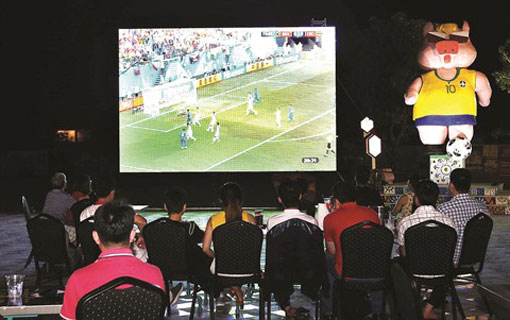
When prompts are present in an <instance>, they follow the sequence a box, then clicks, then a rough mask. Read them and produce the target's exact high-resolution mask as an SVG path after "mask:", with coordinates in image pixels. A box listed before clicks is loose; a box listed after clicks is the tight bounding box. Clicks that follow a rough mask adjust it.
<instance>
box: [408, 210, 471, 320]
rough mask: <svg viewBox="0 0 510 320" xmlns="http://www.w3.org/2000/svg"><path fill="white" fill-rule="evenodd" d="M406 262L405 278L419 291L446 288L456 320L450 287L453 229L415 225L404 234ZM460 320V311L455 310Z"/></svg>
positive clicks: (428, 223) (454, 295) (435, 224)
mask: <svg viewBox="0 0 510 320" xmlns="http://www.w3.org/2000/svg"><path fill="white" fill-rule="evenodd" d="M404 238H405V240H404V241H405V251H406V261H407V267H408V270H407V271H408V273H409V275H410V276H411V277H412V278H413V279H414V280H415V281H416V284H417V285H418V287H419V288H421V287H425V288H443V289H444V290H445V293H447V292H448V289H450V294H451V296H452V315H453V319H457V312H456V310H457V306H458V305H460V301H459V297H458V296H457V291H455V285H454V284H453V253H454V251H455V245H456V242H457V232H456V231H455V229H454V228H452V227H450V226H447V225H445V224H443V223H440V222H438V221H436V220H427V221H424V222H421V223H419V224H416V225H414V226H412V227H410V228H409V229H407V231H406V232H405V234H404ZM459 311H460V312H461V317H462V318H463V319H464V318H465V316H464V314H463V310H462V308H460V309H459ZM441 317H442V319H444V317H445V301H443V302H442V303H441Z"/></svg>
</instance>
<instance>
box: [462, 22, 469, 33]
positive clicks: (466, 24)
mask: <svg viewBox="0 0 510 320" xmlns="http://www.w3.org/2000/svg"><path fill="white" fill-rule="evenodd" d="M469 29H470V28H469V23H468V22H467V21H466V20H464V23H463V24H462V31H468V32H469Z"/></svg>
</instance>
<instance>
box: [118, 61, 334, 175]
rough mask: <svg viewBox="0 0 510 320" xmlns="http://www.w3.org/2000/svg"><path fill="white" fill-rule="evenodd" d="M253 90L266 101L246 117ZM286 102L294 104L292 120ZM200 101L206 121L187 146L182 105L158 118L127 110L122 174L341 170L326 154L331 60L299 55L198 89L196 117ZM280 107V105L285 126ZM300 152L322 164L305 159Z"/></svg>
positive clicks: (123, 115)
mask: <svg viewBox="0 0 510 320" xmlns="http://www.w3.org/2000/svg"><path fill="white" fill-rule="evenodd" d="M255 88H257V90H258V93H259V98H260V99H261V100H262V101H261V102H259V103H258V104H256V105H255V106H254V109H255V110H256V111H257V112H258V115H254V114H250V115H248V116H247V115H246V109H247V105H248V103H247V96H248V93H252V94H253V92H254V90H255ZM289 104H291V105H292V106H293V107H294V109H295V112H294V121H293V122H292V123H290V122H289V121H288V107H289ZM197 106H198V107H199V108H200V111H201V118H202V119H201V121H200V122H201V126H200V127H199V126H196V125H195V126H193V135H194V137H195V138H196V141H192V140H188V147H187V149H181V143H180V137H179V132H180V131H181V130H182V128H184V127H185V124H186V116H185V115H177V109H178V106H172V107H169V108H166V109H162V110H161V112H160V114H159V116H156V117H150V116H148V115H146V114H143V113H142V112H139V113H136V114H133V113H132V112H131V111H127V112H122V113H121V114H120V117H119V130H120V133H119V147H120V157H119V159H120V172H227V171H230V172H238V171H244V172H256V171H334V170H336V156H335V155H334V154H333V155H332V154H331V153H330V154H329V155H327V156H325V152H326V145H327V137H328V136H330V137H332V138H333V139H332V140H333V144H334V143H335V141H336V139H335V138H334V137H335V135H336V102H335V65H334V63H333V62H331V63H329V62H324V61H306V60H304V61H298V62H294V63H290V64H285V65H280V66H275V67H271V68H268V69H264V70H260V71H255V72H252V73H249V74H245V75H242V76H239V77H236V78H232V79H228V80H224V81H221V82H218V83H215V84H212V85H209V86H206V87H203V88H199V89H198V102H197V103H196V104H194V105H191V106H189V109H190V111H191V113H192V115H194V114H195V111H196V107H197ZM186 108H187V107H186ZM276 108H279V109H280V110H281V124H282V125H281V127H278V126H277V124H276ZM213 111H216V113H217V120H218V122H219V123H220V125H221V134H220V139H219V141H218V142H215V143H213V142H212V139H213V136H214V132H208V131H207V130H206V129H207V127H208V126H209V122H210V119H211V117H210V115H211V113H212V112H213ZM333 150H336V146H335V145H333ZM303 157H315V158H317V159H318V162H317V163H313V162H308V163H303V161H302V160H303ZM312 161H313V160H312Z"/></svg>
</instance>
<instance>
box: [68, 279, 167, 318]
mask: <svg viewBox="0 0 510 320" xmlns="http://www.w3.org/2000/svg"><path fill="white" fill-rule="evenodd" d="M118 287H121V288H118ZM165 297H166V295H165V292H164V291H163V290H161V289H160V288H158V287H156V286H154V285H152V284H150V283H147V282H144V281H141V280H138V279H134V278H131V277H121V278H117V279H115V280H112V281H110V282H108V283H106V284H104V285H102V286H101V287H99V288H97V289H94V290H93V291H91V292H89V293H87V294H86V295H85V296H83V297H82V298H81V299H80V301H79V302H78V306H77V307H76V319H78V320H89V319H91V320H92V319H94V320H97V319H125V320H135V319H147V320H149V319H150V320H152V319H163V317H164V312H165V308H166V304H167V303H166V298H165Z"/></svg>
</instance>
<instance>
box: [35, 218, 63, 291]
mask: <svg viewBox="0 0 510 320" xmlns="http://www.w3.org/2000/svg"><path fill="white" fill-rule="evenodd" d="M27 230H28V235H29V237H30V242H31V243H32V251H33V253H34V263H35V269H36V271H37V279H36V286H37V287H39V285H40V283H41V268H40V266H39V262H45V263H48V264H49V266H55V267H57V266H61V265H63V266H65V268H66V270H67V271H68V272H69V273H71V264H70V260H69V256H68V254H67V247H66V241H67V234H66V231H65V228H64V224H63V223H62V221H60V220H59V219H57V218H55V217H52V216H50V215H47V214H45V213H41V214H38V215H37V216H35V217H33V218H32V219H30V220H28V222H27ZM57 272H58V276H59V284H60V286H62V285H63V283H62V273H61V270H60V268H57Z"/></svg>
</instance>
